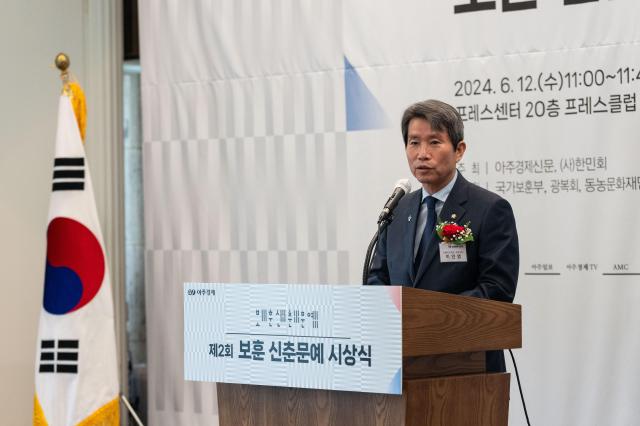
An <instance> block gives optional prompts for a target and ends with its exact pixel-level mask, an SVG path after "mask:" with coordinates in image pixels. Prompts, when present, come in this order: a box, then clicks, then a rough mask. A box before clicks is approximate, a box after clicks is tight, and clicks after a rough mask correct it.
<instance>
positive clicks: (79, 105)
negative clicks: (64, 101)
mask: <svg viewBox="0 0 640 426" xmlns="http://www.w3.org/2000/svg"><path fill="white" fill-rule="evenodd" d="M55 64H56V68H58V69H59V70H60V79H62V93H64V94H65V95H66V96H68V97H69V99H70V100H71V105H72V106H73V112H74V114H75V116H76V120H77V121H78V129H80V136H81V137H82V142H83V143H84V134H85V128H86V124H87V106H86V102H85V98H84V93H83V92H82V88H81V87H80V85H79V84H78V83H77V82H75V81H71V78H70V74H69V66H70V65H71V60H70V59H69V55H67V54H66V53H62V52H61V53H58V54H57V55H56V59H55Z"/></svg>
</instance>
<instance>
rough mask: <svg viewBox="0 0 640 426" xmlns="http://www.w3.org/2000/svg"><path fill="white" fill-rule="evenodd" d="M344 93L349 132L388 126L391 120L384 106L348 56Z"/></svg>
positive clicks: (345, 62) (345, 68)
mask: <svg viewBox="0 0 640 426" xmlns="http://www.w3.org/2000/svg"><path fill="white" fill-rule="evenodd" d="M344 93H345V102H346V111H347V131H357V130H373V129H382V128H384V127H387V126H388V124H389V119H388V118H387V115H386V114H385V113H384V110H383V109H382V106H380V103H379V102H378V100H377V99H376V98H375V96H374V95H373V93H371V91H370V90H369V88H368V87H367V85H366V84H365V83H364V81H362V78H360V76H359V75H358V72H357V71H356V70H355V69H354V68H353V66H352V65H351V62H349V60H348V59H347V57H346V56H345V57H344Z"/></svg>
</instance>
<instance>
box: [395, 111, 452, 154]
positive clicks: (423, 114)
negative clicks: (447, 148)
mask: <svg viewBox="0 0 640 426" xmlns="http://www.w3.org/2000/svg"><path fill="white" fill-rule="evenodd" d="M414 118H422V119H424V120H427V122H428V123H429V124H430V125H431V128H432V129H433V130H436V131H438V132H447V134H448V135H449V139H451V142H452V143H453V149H456V148H457V147H458V143H459V142H460V141H461V140H463V139H464V124H462V117H460V114H459V113H458V111H457V110H456V109H455V108H454V107H452V106H451V105H449V104H446V103H444V102H441V101H437V100H435V99H429V100H426V101H422V102H416V103H415V104H413V105H411V106H409V107H408V108H407V109H406V110H405V111H404V114H402V137H403V139H404V146H407V142H408V133H409V122H410V121H411V120H412V119H414Z"/></svg>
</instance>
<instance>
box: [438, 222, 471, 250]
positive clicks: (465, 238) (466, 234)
mask: <svg viewBox="0 0 640 426" xmlns="http://www.w3.org/2000/svg"><path fill="white" fill-rule="evenodd" d="M469 225H470V222H467V223H465V224H464V226H460V225H458V224H457V223H455V222H440V223H438V224H437V225H436V233H437V234H438V237H440V240H442V241H443V242H445V243H452V244H457V245H462V244H466V243H468V242H469V241H473V232H471V228H470V227H469Z"/></svg>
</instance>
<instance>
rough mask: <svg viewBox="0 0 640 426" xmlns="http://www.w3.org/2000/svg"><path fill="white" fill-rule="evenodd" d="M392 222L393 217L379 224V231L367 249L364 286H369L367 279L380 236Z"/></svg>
mask: <svg viewBox="0 0 640 426" xmlns="http://www.w3.org/2000/svg"><path fill="white" fill-rule="evenodd" d="M392 220H393V216H391V217H389V218H388V219H384V220H382V221H380V222H378V230H377V231H376V233H375V234H373V238H372V239H371V242H370V243H369V247H368V248H367V255H366V256H365V258H364V267H363V268H362V285H367V278H369V271H370V270H371V262H372V260H373V253H374V251H375V248H376V246H377V245H378V241H379V240H380V235H382V232H383V231H384V230H385V229H386V228H387V226H389V224H390V223H391V221H392Z"/></svg>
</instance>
